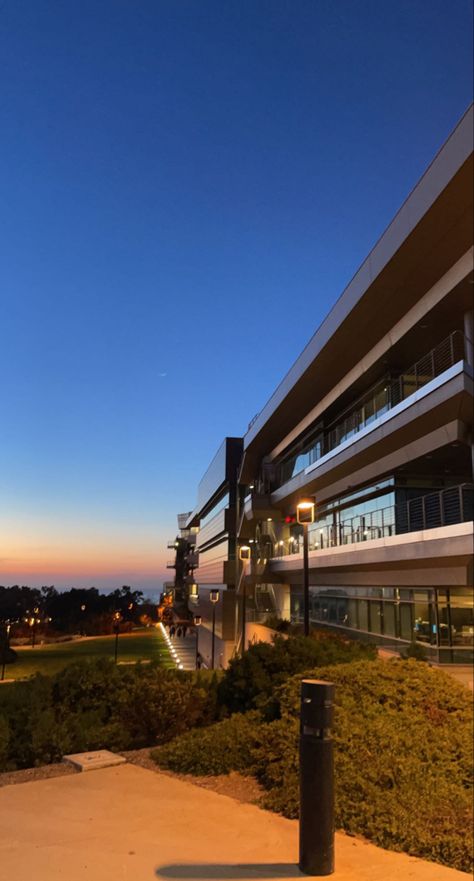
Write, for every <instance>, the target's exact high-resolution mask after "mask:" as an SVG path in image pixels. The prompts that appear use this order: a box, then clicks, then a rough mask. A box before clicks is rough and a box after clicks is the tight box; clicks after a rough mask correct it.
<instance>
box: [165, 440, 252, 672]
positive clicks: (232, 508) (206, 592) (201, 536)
mask: <svg viewBox="0 0 474 881" xmlns="http://www.w3.org/2000/svg"><path fill="white" fill-rule="evenodd" d="M241 459H242V438H236V437H227V438H225V440H224V441H223V443H222V444H221V446H220V447H219V449H218V451H217V453H216V454H215V456H214V458H213V460H212V462H211V463H210V465H209V467H208V468H207V470H206V472H205V474H204V476H203V478H202V480H201V481H200V483H199V486H198V494H197V496H198V497H197V503H196V507H195V508H194V510H193V511H191V512H190V513H189V514H182V515H180V519H179V525H180V527H181V535H182V533H183V531H184V533H185V535H186V540H187V542H188V544H187V549H186V550H185V552H184V554H183V563H184V582H185V585H186V588H185V589H186V596H187V602H188V610H189V612H191V614H192V615H193V616H199V617H200V618H201V625H200V628H199V653H200V655H201V657H202V660H203V663H204V664H205V665H206V666H207V667H210V666H212V657H213V655H214V667H216V668H219V667H224V666H226V665H227V663H228V661H229V658H230V657H231V655H232V653H233V651H234V648H235V617H236V604H235V577H236V562H235V561H236V554H235V548H236V526H237V524H236V513H237V494H238V489H237V476H238V469H239V466H240V462H241ZM189 536H193V540H192V543H190V542H189ZM175 556H176V559H175V561H174V565H176V566H177V567H178V566H179V563H180V557H181V546H180V539H177V545H176V555H175ZM170 565H172V563H170ZM177 572H178V569H177ZM211 593H212V596H213V599H214V600H216V598H217V601H216V602H214V603H213V602H211Z"/></svg>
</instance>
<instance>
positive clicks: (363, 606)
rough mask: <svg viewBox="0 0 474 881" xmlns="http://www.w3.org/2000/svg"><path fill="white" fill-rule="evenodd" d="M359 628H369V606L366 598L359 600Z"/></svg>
mask: <svg viewBox="0 0 474 881" xmlns="http://www.w3.org/2000/svg"><path fill="white" fill-rule="evenodd" d="M358 603H359V628H360V630H367V631H368V630H369V608H368V603H367V600H359V601H358Z"/></svg>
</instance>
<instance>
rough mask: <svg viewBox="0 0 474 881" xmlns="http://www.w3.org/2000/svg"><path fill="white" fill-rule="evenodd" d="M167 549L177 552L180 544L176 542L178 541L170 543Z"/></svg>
mask: <svg viewBox="0 0 474 881" xmlns="http://www.w3.org/2000/svg"><path fill="white" fill-rule="evenodd" d="M166 547H167V548H168V549H169V550H176V548H178V547H179V542H178V541H176V540H173V541H169V542H168V544H167V545H166Z"/></svg>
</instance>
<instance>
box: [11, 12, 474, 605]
mask: <svg viewBox="0 0 474 881" xmlns="http://www.w3.org/2000/svg"><path fill="white" fill-rule="evenodd" d="M471 19H472V12H471V3H470V2H467V0H422V2H421V0H410V2H408V0H397V2H392V0H378V2H375V0H357V2H353V0H351V2H350V0H331V2H329V0H311V2H308V0H288V2H287V0H285V2H283V0H269V2H266V0H228V2H222V0H169V2H162V0H136V2H132V0H4V2H3V3H1V4H0V83H1V86H0V132H1V157H0V192H1V201H0V227H1V228H0V233H1V234H0V290H1V315H2V321H1V328H2V330H1V333H2V339H1V346H0V362H1V363H0V385H1V398H0V399H1V401H2V410H1V412H2V420H1V431H0V493H1V498H2V502H3V504H2V506H1V510H0V583H4V584H8V583H15V582H20V583H30V584H52V583H54V584H56V585H57V586H59V587H61V586H68V585H72V584H85V585H89V584H96V585H97V586H105V587H115V586H116V585H118V584H122V583H129V584H132V585H133V586H134V587H138V588H140V587H142V588H143V587H145V588H156V587H158V586H159V584H160V583H161V581H162V580H163V577H165V572H166V570H165V569H164V565H163V564H164V561H165V560H166V556H167V552H166V549H165V543H166V540H167V539H168V538H172V537H173V535H174V534H175V530H176V519H175V518H176V513H177V512H178V511H182V510H188V509H191V508H192V507H193V506H194V503H195V494H196V486H197V483H198V480H199V478H200V476H201V474H202V472H203V471H204V470H205V468H206V467H207V464H208V462H209V460H210V459H211V457H212V455H213V453H214V451H215V449H216V448H217V447H218V446H219V444H220V442H221V440H222V438H223V437H224V436H225V435H226V434H228V435H239V434H241V433H243V432H244V431H245V429H246V426H247V423H248V421H249V420H250V418H251V417H252V416H253V415H254V413H256V412H257V411H258V410H260V409H261V408H262V406H263V404H264V403H265V401H266V400H267V399H268V397H269V396H270V394H271V392H272V391H273V389H274V387H275V385H276V384H277V383H278V382H279V380H280V379H281V377H282V376H283V375H284V373H286V371H287V370H288V368H289V367H290V365H291V363H292V362H293V361H294V360H295V358H296V357H297V356H298V354H299V352H300V351H301V349H302V348H303V346H304V345H305V344H306V342H307V341H308V339H309V337H310V336H311V335H312V333H313V332H314V330H315V329H316V327H317V326H318V324H319V323H320V322H321V320H322V319H323V318H324V316H325V315H326V313H327V312H328V310H329V309H330V307H331V305H332V304H333V303H334V301H335V300H336V299H337V297H338V296H339V294H340V293H341V291H342V289H343V288H344V286H345V285H346V284H347V282H348V281H349V279H350V278H351V276H352V275H353V274H354V272H355V271H356V269H357V267H358V266H359V264H360V263H361V262H362V261H363V259H364V258H365V256H366V255H367V253H368V251H369V250H370V248H371V247H372V246H373V244H374V242H375V241H376V240H377V238H378V237H379V236H380V234H381V233H382V231H383V229H384V228H385V226H386V225H387V224H388V223H389V221H390V219H391V218H392V216H393V214H394V213H395V211H396V210H397V209H398V207H399V206H400V204H401V202H402V201H403V200H404V199H405V197H406V196H407V194H408V192H409V191H410V189H411V188H412V187H413V186H414V184H415V183H416V181H417V179H418V178H419V176H420V175H421V174H422V172H423V171H424V169H425V168H426V166H427V165H428V164H429V162H430V161H431V159H432V158H433V156H434V154H435V153H436V152H437V150H438V149H439V147H440V146H441V144H442V142H443V141H444V140H445V139H446V137H447V136H448V135H449V133H450V131H451V129H452V128H453V127H454V126H455V124H456V122H457V121H458V119H459V118H460V116H461V115H462V114H463V112H464V111H465V110H466V108H467V106H468V104H469V103H470V101H471V100H472V94H471V92H472V86H471V83H472V73H471V54H472V46H471V34H472V21H471Z"/></svg>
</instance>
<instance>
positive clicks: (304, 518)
mask: <svg viewBox="0 0 474 881" xmlns="http://www.w3.org/2000/svg"><path fill="white" fill-rule="evenodd" d="M296 519H297V521H298V523H299V524H300V525H301V526H302V527H303V620H304V635H305V636H309V571H308V570H309V566H308V524H309V523H314V501H313V500H312V499H302V500H301V502H298V504H297V506H296Z"/></svg>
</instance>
